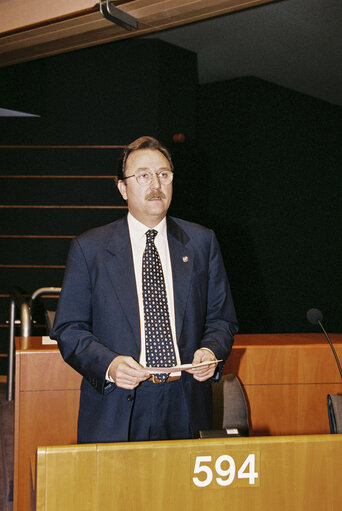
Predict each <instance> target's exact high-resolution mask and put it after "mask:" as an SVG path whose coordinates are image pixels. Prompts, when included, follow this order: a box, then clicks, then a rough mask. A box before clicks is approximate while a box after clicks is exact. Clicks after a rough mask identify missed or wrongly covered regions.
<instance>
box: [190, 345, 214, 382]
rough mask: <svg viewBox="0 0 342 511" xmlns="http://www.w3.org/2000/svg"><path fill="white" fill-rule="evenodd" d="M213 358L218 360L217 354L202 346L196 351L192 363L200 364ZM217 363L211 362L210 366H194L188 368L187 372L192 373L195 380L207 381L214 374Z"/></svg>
mask: <svg viewBox="0 0 342 511" xmlns="http://www.w3.org/2000/svg"><path fill="white" fill-rule="evenodd" d="M211 360H216V357H215V355H214V354H213V353H212V352H211V351H209V350H205V349H202V348H201V349H199V350H197V351H195V353H194V358H193V361H192V364H193V365H194V364H199V363H200V362H208V361H211ZM216 365H217V364H210V365H208V366H202V367H194V368H193V369H187V373H190V374H192V375H193V377H194V378H195V380H198V381H206V380H208V379H209V378H211V377H212V376H214V373H215V369H216Z"/></svg>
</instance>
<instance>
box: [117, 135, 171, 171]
mask: <svg viewBox="0 0 342 511" xmlns="http://www.w3.org/2000/svg"><path fill="white" fill-rule="evenodd" d="M140 149H152V150H154V151H160V152H161V153H162V154H163V155H164V156H165V158H166V159H167V160H168V162H169V163H170V166H171V170H172V171H173V163H172V159H171V154H170V152H169V150H168V149H167V148H166V147H165V146H164V145H163V144H161V143H160V142H159V140H157V139H156V138H153V137H139V138H137V139H136V140H133V142H131V143H130V144H129V145H128V146H126V147H125V149H124V150H123V152H122V154H121V156H120V158H119V160H118V170H117V179H118V181H119V180H120V179H123V177H124V176H125V170H126V162H127V158H128V156H129V155H130V154H131V153H133V152H134V151H139V150H140Z"/></svg>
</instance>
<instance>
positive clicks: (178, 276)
mask: <svg viewBox="0 0 342 511" xmlns="http://www.w3.org/2000/svg"><path fill="white" fill-rule="evenodd" d="M167 232H168V242H169V249H170V257H171V265H172V276H173V293H174V303H175V316H176V334H177V341H178V342H179V340H180V338H181V331H182V327H183V321H184V313H185V309H186V304H187V300H188V295H189V290H190V282H191V275H192V270H193V263H194V253H193V250H192V248H191V247H190V245H189V244H188V242H189V241H190V238H189V236H188V235H187V234H186V233H185V232H184V231H183V229H181V228H180V227H179V225H178V224H177V223H176V222H175V221H174V220H173V219H172V218H170V217H167Z"/></svg>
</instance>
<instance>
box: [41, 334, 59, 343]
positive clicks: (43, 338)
mask: <svg viewBox="0 0 342 511" xmlns="http://www.w3.org/2000/svg"><path fill="white" fill-rule="evenodd" d="M42 344H57V341H54V340H53V339H50V337H49V336H48V335H44V336H43V337H42Z"/></svg>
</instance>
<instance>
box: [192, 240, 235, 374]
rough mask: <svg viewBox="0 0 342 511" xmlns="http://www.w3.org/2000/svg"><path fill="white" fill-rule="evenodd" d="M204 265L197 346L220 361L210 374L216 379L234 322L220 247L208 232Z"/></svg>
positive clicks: (231, 301)
mask: <svg viewBox="0 0 342 511" xmlns="http://www.w3.org/2000/svg"><path fill="white" fill-rule="evenodd" d="M208 264H209V271H208V291H207V311H206V321H205V328H204V334H203V338H202V342H201V347H202V348H208V349H210V350H211V351H212V352H213V353H214V354H215V356H216V358H217V359H218V360H221V359H222V360H223V362H222V363H220V364H218V367H217V370H216V372H215V375H214V380H218V379H219V378H220V376H221V373H222V369H223V366H224V362H225V360H226V359H227V357H228V356H229V354H230V352H231V349H232V346H233V342H234V335H235V334H236V333H237V331H238V322H237V319H236V314H235V308H234V304H233V298H232V295H231V290H230V286H229V282H228V278H227V274H226V270H225V267H224V263H223V259H222V255H221V251H220V247H219V245H218V242H217V239H216V236H215V234H214V233H213V232H212V231H211V239H210V251H209V263H208Z"/></svg>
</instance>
